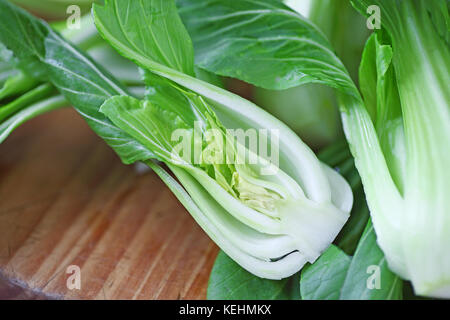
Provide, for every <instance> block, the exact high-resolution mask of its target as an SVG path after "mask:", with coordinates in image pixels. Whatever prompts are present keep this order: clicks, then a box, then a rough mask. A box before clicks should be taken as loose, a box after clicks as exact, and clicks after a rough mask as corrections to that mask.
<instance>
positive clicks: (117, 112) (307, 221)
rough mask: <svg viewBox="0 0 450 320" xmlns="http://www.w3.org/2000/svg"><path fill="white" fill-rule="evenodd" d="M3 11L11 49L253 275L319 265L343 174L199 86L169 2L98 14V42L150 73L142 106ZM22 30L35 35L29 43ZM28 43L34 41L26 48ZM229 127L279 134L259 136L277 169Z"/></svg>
mask: <svg viewBox="0 0 450 320" xmlns="http://www.w3.org/2000/svg"><path fill="white" fill-rule="evenodd" d="M0 9H1V10H0V18H1V19H0V21H5V22H4V23H3V24H2V25H1V27H2V29H5V30H7V31H8V32H2V33H1V34H0V41H1V42H2V43H3V44H4V45H5V46H6V47H7V48H8V50H11V51H12V52H14V54H15V55H16V56H17V57H18V59H23V60H27V61H30V60H32V61H33V62H34V63H35V67H36V68H39V69H41V71H43V72H46V74H47V76H48V79H49V81H50V82H51V83H52V84H53V85H55V86H56V87H57V88H58V89H59V90H60V92H61V93H62V94H63V95H64V96H65V97H66V98H67V100H68V101H69V102H70V103H71V104H73V106H74V107H75V108H76V109H77V110H78V111H79V113H80V114H81V115H82V116H83V117H84V118H85V119H86V121H87V123H88V124H89V125H90V126H91V128H92V129H93V130H94V131H95V132H96V133H97V134H98V135H99V136H100V137H102V138H103V139H104V140H105V141H106V142H107V143H108V144H109V145H110V146H111V147H112V148H113V149H114V150H115V151H116V152H117V154H118V155H119V156H120V157H121V159H122V161H123V162H125V163H133V162H136V161H143V162H145V163H147V164H148V165H149V166H150V167H152V168H153V170H154V171H155V172H156V173H157V174H158V175H159V176H160V177H161V178H162V180H163V181H164V182H165V183H166V184H167V185H168V186H169V188H170V189H171V190H172V191H173V192H174V194H175V195H176V196H177V197H178V199H179V200H180V202H181V203H182V204H183V205H184V206H185V207H186V209H187V210H188V211H189V212H190V213H191V214H192V216H193V217H194V219H195V220H196V221H197V222H198V223H199V224H200V225H201V227H202V228H203V229H204V230H205V231H206V232H207V233H208V235H209V236H210V237H211V238H212V239H213V240H214V241H215V242H216V243H217V244H218V245H219V246H220V247H221V248H222V249H223V250H224V251H225V252H226V253H227V254H228V255H229V256H230V257H232V258H233V259H234V260H235V261H236V262H238V263H239V264H240V265H241V266H243V267H244V268H246V269H247V270H249V271H250V272H252V273H254V274H255V275H258V276H260V277H265V278H270V279H280V278H284V277H288V276H290V275H292V274H294V273H296V272H297V271H298V270H300V269H301V268H302V266H303V265H304V264H305V263H306V262H313V261H315V260H316V259H317V257H318V256H319V255H320V254H321V253H322V252H323V251H324V250H325V249H326V248H327V247H328V246H329V245H330V243H331V242H332V241H333V240H334V238H335V237H336V235H337V234H338V232H339V230H340V229H341V228H342V226H343V225H344V223H345V221H346V220H347V218H348V212H349V211H350V209H351V206H352V193H351V189H350V187H349V186H348V184H347V183H346V182H345V180H344V179H343V178H342V177H341V176H340V175H339V174H337V173H336V172H335V171H334V170H332V169H330V168H329V167H327V166H326V165H324V164H322V163H321V162H320V161H319V160H318V159H317V158H316V156H315V155H314V153H313V152H312V151H311V150H310V149H309V148H308V147H307V146H306V145H305V144H304V143H303V142H302V141H301V140H300V139H299V138H298V137H297V136H296V135H295V134H294V133H293V132H292V131H291V130H290V129H288V128H287V127H286V126H285V125H284V124H282V123H281V122H280V121H278V120H277V119H275V118H273V117H272V116H271V115H269V114H268V113H266V112H265V111H263V110H261V109H259V108H258V107H257V106H255V105H253V104H252V103H250V102H249V101H247V100H245V99H242V98H240V97H238V96H236V95H234V94H231V93H229V92H227V91H225V90H223V89H221V88H218V87H216V86H214V85H211V84H209V83H206V82H203V81H201V80H198V79H196V78H195V73H194V56H193V48H192V44H191V41H190V38H189V35H188V34H187V32H186V30H185V29H184V26H183V24H182V23H181V20H180V18H179V16H178V12H177V9H176V7H175V4H174V1H173V0H172V1H168V0H165V1H152V0H147V1H135V0H128V1H125V0H123V1H118V0H116V1H106V4H105V6H103V7H102V6H95V7H94V16H95V23H96V25H97V27H98V29H99V31H100V33H101V34H102V36H103V37H104V38H105V39H106V40H107V41H108V42H109V43H110V44H111V45H112V46H113V47H114V48H116V49H117V51H118V52H119V53H120V54H122V55H124V56H125V57H127V58H129V59H130V60H132V61H134V62H135V63H137V64H138V65H139V66H140V67H141V68H142V69H143V75H144V81H145V82H146V84H147V93H146V96H145V98H144V99H143V100H139V99H136V98H135V97H132V96H130V95H129V93H128V92H127V90H126V89H125V88H124V87H123V85H122V84H121V83H120V82H118V81H117V80H116V79H115V78H114V77H113V76H111V75H110V74H109V73H108V72H106V71H105V70H104V69H103V68H102V67H100V66H99V65H98V64H97V63H95V62H94V61H93V60H92V59H90V58H89V57H87V56H86V55H84V54H83V53H82V52H81V51H80V50H78V49H77V48H75V47H74V46H73V45H71V44H70V43H68V42H66V41H65V40H64V39H63V38H62V37H61V36H60V35H58V34H57V33H55V32H54V31H53V30H51V29H50V28H49V27H48V26H47V25H46V24H45V23H43V22H42V21H40V20H37V19H35V18H33V17H32V16H30V15H29V14H27V13H26V12H24V11H23V10H20V9H18V8H17V7H15V6H13V5H11V4H9V3H8V2H6V1H5V0H0ZM20 24H22V25H27V26H28V28H27V30H26V31H27V32H26V34H25V33H24V30H23V29H21V28H18V25H20ZM26 36H27V37H29V39H32V41H31V42H26V41H21V40H20V39H24V38H25V37H26ZM227 129H242V130H248V129H257V130H262V131H264V130H266V131H269V130H270V131H272V130H274V132H276V133H277V134H276V136H277V137H279V138H278V139H275V138H274V137H273V136H272V135H268V134H267V135H265V134H263V135H262V136H261V137H260V139H262V140H263V141H264V139H266V140H265V141H267V142H268V144H269V145H270V146H271V149H270V151H271V152H272V154H273V153H274V152H275V153H276V151H277V150H278V149H279V167H278V166H276V164H277V163H276V162H278V161H275V162H271V161H269V160H270V158H271V157H267V158H266V157H265V156H264V155H261V154H259V153H257V154H256V153H254V152H253V151H254V150H253V149H252V148H250V147H249V146H248V145H247V143H245V142H243V143H240V142H239V141H238V139H237V138H236V137H235V136H232V135H231V134H230V131H229V130H227ZM196 130H198V131H196ZM196 132H200V133H201V134H200V135H199V136H197V135H196ZM178 133H181V135H180V136H177V137H178V138H176V139H173V137H174V134H175V135H177V134H178ZM181 136H183V137H184V139H181V142H180V139H179V138H180V137H181ZM184 146H187V148H184ZM191 146H192V147H193V149H194V150H196V149H197V150H200V152H199V153H198V154H197V153H196V152H194V153H193V154H192V157H191V156H189V153H188V152H186V150H188V149H189V147H191ZM179 147H181V148H179ZM195 156H198V158H197V159H196V158H195ZM248 158H253V159H254V160H256V161H254V162H251V161H248V160H247V159H248ZM223 159H225V160H226V161H224V160H223ZM158 161H162V162H164V163H165V164H166V165H167V166H168V167H169V169H170V170H171V171H172V172H173V173H174V174H175V176H176V177H177V178H178V181H177V180H175V179H174V178H173V177H172V176H171V175H170V174H169V173H168V172H167V171H166V169H164V167H161V166H160V164H158ZM264 169H266V170H264ZM267 172H269V174H267Z"/></svg>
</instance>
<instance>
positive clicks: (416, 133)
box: [181, 0, 450, 297]
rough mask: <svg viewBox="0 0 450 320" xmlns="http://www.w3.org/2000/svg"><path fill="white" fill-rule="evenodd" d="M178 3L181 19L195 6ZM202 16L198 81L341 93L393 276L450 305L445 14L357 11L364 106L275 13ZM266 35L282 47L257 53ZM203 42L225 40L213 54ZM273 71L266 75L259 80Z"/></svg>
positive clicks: (433, 10) (256, 9)
mask: <svg viewBox="0 0 450 320" xmlns="http://www.w3.org/2000/svg"><path fill="white" fill-rule="evenodd" d="M181 3H185V4H186V7H185V6H184V5H183V11H185V12H189V10H191V9H189V8H192V10H193V8H195V3H196V1H194V0H182V1H181ZM207 4H208V7H207V8H204V10H203V9H202V12H204V13H203V14H202V16H203V18H195V15H194V14H190V15H189V16H188V17H187V18H186V19H185V20H184V21H185V22H186V24H187V25H188V28H189V31H190V32H192V34H193V39H194V43H195V44H196V49H198V51H199V58H198V59H199V64H200V65H201V66H202V67H204V68H205V69H207V70H209V71H212V72H216V73H218V74H220V75H229V76H233V77H238V78H241V79H243V80H245V81H248V82H249V83H253V84H255V85H258V86H261V87H272V88H278V89H285V88H289V87H295V86H298V85H301V84H305V83H310V82H313V83H321V84H325V85H328V86H331V87H334V88H336V89H338V94H339V104H340V110H341V116H342V120H343V126H344V131H345V134H346V137H347V140H348V141H349V144H350V149H351V151H352V154H353V155H354V157H355V164H356V167H357V169H358V171H359V173H360V176H361V179H362V182H363V185H364V190H365V193H366V196H367V200H368V204H369V208H370V211H371V216H372V221H373V224H374V228H375V231H376V234H377V242H378V244H379V245H380V247H381V248H382V250H383V252H384V254H385V256H386V259H387V261H388V265H389V267H390V268H391V269H392V270H393V271H395V272H396V273H397V274H398V275H400V276H401V277H402V278H404V279H409V280H411V281H412V283H413V286H414V289H415V292H416V293H417V294H420V295H427V296H434V297H450V273H449V270H450V256H449V255H448V254H447V251H448V250H447V249H446V245H445V244H447V243H450V216H449V215H448V214H447V212H448V209H447V208H448V207H449V203H448V201H449V200H448V197H447V196H446V192H447V190H449V189H450V186H449V183H450V176H449V174H450V173H449V171H448V170H447V169H446V167H447V164H448V159H449V158H450V151H449V148H448V141H449V139H450V112H449V110H450V108H449V101H450V90H449V87H448V83H449V80H450V77H449V70H450V68H449V66H450V61H449V57H450V54H449V43H448V39H449V37H448V30H449V27H448V26H449V18H448V2H447V1H445V0H436V1H425V0H411V1H397V0H395V1H394V0H376V1H369V0H367V1H366V0H355V1H354V4H355V6H356V7H357V8H358V9H359V10H360V11H361V12H362V13H363V14H366V12H367V9H368V7H369V6H370V5H378V6H379V8H380V9H381V17H382V19H381V25H382V30H379V31H377V33H376V34H375V35H373V36H372V37H371V39H370V40H369V41H368V43H367V46H366V49H365V53H364V56H363V60H362V64H361V68H360V84H361V85H360V86H361V92H362V94H363V96H364V100H363V98H362V97H361V96H360V93H359V92H358V90H357V89H356V86H355V85H354V84H353V82H352V81H351V80H350V77H349V76H348V73H347V71H345V68H343V64H342V63H340V61H339V59H337V57H336V56H335V55H334V53H333V49H332V48H331V46H330V45H329V44H328V42H327V41H326V40H325V38H324V37H322V35H321V33H320V31H318V30H317V29H315V28H314V27H313V26H311V25H310V24H308V23H305V21H304V18H302V17H301V16H299V15H296V14H295V13H294V12H293V11H290V10H289V9H288V8H287V7H284V6H283V4H281V3H280V2H279V1H275V0H260V1H257V2H254V1H242V2H240V4H239V5H238V6H231V5H230V3H229V2H227V1H220V0H219V1H214V2H208V1H203V2H202V4H198V3H197V8H198V9H200V8H203V6H206V5H207ZM212 13H216V14H215V15H212ZM208 16H209V17H211V16H212V17H213V18H208ZM282 18H284V20H283V21H284V22H283V23H279V24H276V21H277V19H282ZM190 19H191V20H192V21H190ZM225 23H226V24H225ZM225 25H228V26H233V27H229V28H228V27H224V26H225ZM268 25H270V26H273V27H272V28H271V29H270V32H271V34H272V35H277V36H278V38H277V37H275V36H274V37H273V41H270V43H267V42H265V41H259V39H261V40H264V39H265V37H267V35H266V34H263V30H264V31H265V32H267V26H268ZM300 32H301V35H302V36H303V37H301V38H300V39H298V37H295V36H294V35H296V34H297V35H298V34H299V33H300ZM210 35H215V36H219V35H220V38H221V39H220V41H217V42H216V44H212V41H210ZM288 35H290V36H294V38H293V39H289V38H288V37H287V36H288ZM235 38H238V39H242V41H233V40H234V39H235ZM271 40H272V38H271ZM241 59H242V60H241ZM239 61H241V62H239ZM269 62H270V65H272V66H274V67H273V68H271V69H270V76H267V77H265V76H264V75H261V72H263V70H264V71H266V70H267V68H265V65H269ZM332 74H333V75H332Z"/></svg>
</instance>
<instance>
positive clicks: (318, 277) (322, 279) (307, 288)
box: [300, 245, 351, 300]
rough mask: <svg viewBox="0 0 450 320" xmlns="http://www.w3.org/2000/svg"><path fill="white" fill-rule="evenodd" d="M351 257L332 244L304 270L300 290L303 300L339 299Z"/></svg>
mask: <svg viewBox="0 0 450 320" xmlns="http://www.w3.org/2000/svg"><path fill="white" fill-rule="evenodd" d="M350 261H351V258H350V257H349V256H347V255H346V254H345V253H344V252H343V251H342V250H340V249H339V248H338V247H336V246H334V245H331V246H330V248H328V250H327V251H325V252H324V253H323V254H322V255H321V256H320V258H319V259H317V261H316V262H314V264H312V265H309V266H307V267H306V268H304V269H303V270H302V273H301V279H300V292H301V296H302V299H303V300H338V299H339V295H340V290H341V287H342V285H343V284H344V281H345V277H346V275H347V270H348V268H349V266H350Z"/></svg>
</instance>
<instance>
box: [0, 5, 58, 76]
mask: <svg viewBox="0 0 450 320" xmlns="http://www.w3.org/2000/svg"><path fill="white" fill-rule="evenodd" d="M0 12H1V15H2V19H0V30H2V32H0V42H1V43H3V45H4V46H6V48H8V49H9V50H11V51H13V52H14V56H15V57H16V58H17V59H18V60H19V63H20V67H21V68H22V69H24V70H26V71H27V73H29V74H32V75H33V76H36V77H38V76H39V77H45V66H44V65H43V64H42V63H41V62H40V60H41V59H43V57H44V55H45V48H44V39H45V37H46V35H47V34H48V32H49V30H50V27H48V26H47V25H46V24H44V23H42V21H41V20H39V19H37V18H35V17H33V16H32V15H30V14H29V13H28V12H26V11H25V10H23V9H20V8H18V7H17V6H15V5H13V4H11V3H10V2H9V1H6V0H0Z"/></svg>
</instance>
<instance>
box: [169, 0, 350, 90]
mask: <svg viewBox="0 0 450 320" xmlns="http://www.w3.org/2000/svg"><path fill="white" fill-rule="evenodd" d="M177 4H178V6H179V7H180V15H181V17H182V19H183V22H184V23H185V25H186V27H187V29H188V31H189V34H190V35H191V37H192V40H193V42H194V48H195V53H196V55H195V61H196V65H198V66H199V67H201V68H204V69H206V70H208V71H211V72H214V73H216V74H219V75H222V76H229V77H234V78H238V79H241V80H244V81H246V82H249V83H251V84H254V85H256V86H259V87H262V88H266V89H287V88H291V87H295V86H298V85H301V84H305V83H310V82H316V83H323V84H327V85H329V86H331V87H334V88H338V89H340V90H342V91H344V92H350V93H351V94H354V92H355V87H354V85H353V83H352V80H351V79H350V76H349V75H348V73H347V71H346V69H345V67H344V66H343V64H342V62H341V61H340V60H339V59H338V58H337V57H336V55H335V53H334V52H333V49H332V48H331V46H330V44H329V43H328V41H327V39H326V37H325V36H324V35H323V34H322V33H321V32H320V31H319V29H318V28H317V27H316V26H314V25H313V24H312V23H311V22H309V21H308V20H306V19H305V18H303V17H302V16H301V15H300V14H298V13H296V12H294V11H292V10H291V9H289V8H288V7H287V6H285V5H284V4H283V3H282V2H281V1H276V0H259V1H251V0H242V1H238V2H237V1H232V2H231V1H227V0H219V1H217V0H178V1H177Z"/></svg>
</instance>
